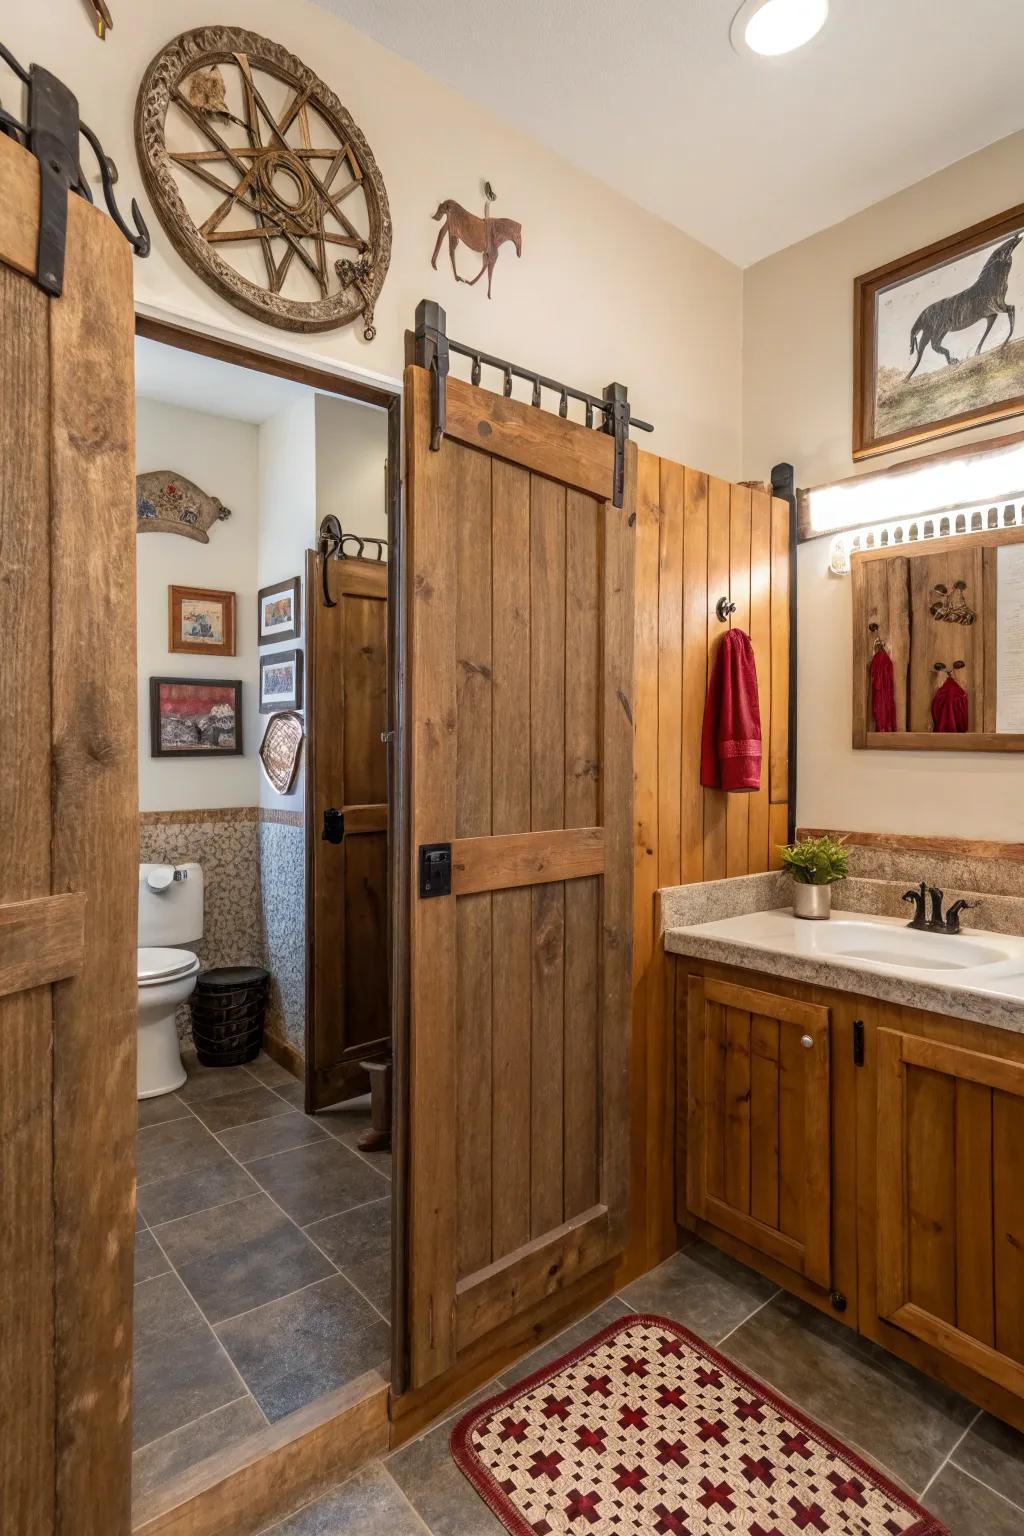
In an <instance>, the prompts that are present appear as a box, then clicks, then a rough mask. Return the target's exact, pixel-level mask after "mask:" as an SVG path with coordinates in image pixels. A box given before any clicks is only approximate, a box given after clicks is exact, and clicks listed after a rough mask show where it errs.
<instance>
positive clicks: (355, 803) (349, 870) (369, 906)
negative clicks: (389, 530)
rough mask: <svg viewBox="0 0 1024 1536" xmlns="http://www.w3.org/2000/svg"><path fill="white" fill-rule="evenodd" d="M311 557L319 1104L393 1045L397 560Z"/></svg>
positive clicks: (310, 775)
mask: <svg viewBox="0 0 1024 1536" xmlns="http://www.w3.org/2000/svg"><path fill="white" fill-rule="evenodd" d="M322 560H323V556H322V555H317V554H314V553H313V551H310V552H309V557H308V560H307V564H306V592H307V614H308V624H307V629H306V634H307V642H306V643H307V647H308V651H309V655H308V658H307V660H308V663H309V679H308V685H307V686H308V694H307V700H306V714H307V721H308V726H309V746H310V753H309V762H308V765H307V786H306V791H307V818H306V820H307V829H306V832H307V837H308V838H309V839H310V857H309V878H310V892H309V902H308V906H309V912H310V925H309V926H310V966H309V987H308V990H309V1007H308V1009H307V1014H306V1099H307V1106H306V1107H307V1109H310V1110H316V1109H323V1108H324V1106H325V1105H327V1104H336V1103H337V1102H338V1100H339V1099H344V1098H349V1097H351V1096H352V1095H353V1094H355V1093H362V1092H364V1091H365V1089H366V1087H367V1077H366V1073H365V1072H364V1071H362V1070H361V1068H360V1065H359V1064H360V1062H363V1061H366V1060H367V1059H368V1058H370V1057H375V1056H377V1057H379V1056H385V1055H387V1054H388V1053H389V1052H390V1049H391V1036H390V1029H389V1024H388V948H387V938H388V906H387V902H388V896H387V852H388V803H387V801H388V785H387V744H386V731H387V715H388V681H387V627H388V617H387V608H388V605H387V588H388V568H387V566H386V565H382V564H380V563H379V562H376V561H370V560H329V561H328V563H327V589H328V591H329V593H330V596H331V598H332V600H333V603H334V606H333V607H329V606H328V605H327V604H325V602H324V600H323V594H324V583H323V571H322V568H321V562H322Z"/></svg>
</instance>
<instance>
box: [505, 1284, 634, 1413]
mask: <svg viewBox="0 0 1024 1536" xmlns="http://www.w3.org/2000/svg"><path fill="white" fill-rule="evenodd" d="M628 1315H629V1307H628V1306H627V1305H626V1304H625V1303H624V1302H622V1301H620V1300H619V1298H618V1297H617V1296H612V1297H610V1298H609V1300H608V1301H603V1302H602V1303H601V1305H600V1306H599V1307H595V1308H594V1310H593V1312H588V1313H587V1315H586V1317H583V1318H581V1319H580V1321H579V1322H578V1323H574V1324H573V1326H572V1327H571V1328H567V1329H566V1331H565V1332H564V1333H560V1334H558V1336H557V1337H556V1338H554V1339H549V1340H548V1342H547V1343H546V1344H542V1345H541V1346H540V1348H539V1349H533V1350H531V1351H530V1353H529V1354H528V1355H524V1356H523V1358H522V1360H517V1361H516V1363H515V1365H511V1366H509V1367H508V1369H507V1370H504V1371H502V1373H501V1379H502V1381H503V1382H504V1383H505V1385H506V1386H509V1387H510V1386H512V1384H513V1383H514V1382H517V1381H522V1380H524V1378H525V1377H527V1376H529V1375H531V1374H532V1373H533V1372H534V1371H539V1370H540V1368H541V1366H543V1365H550V1364H551V1362H552V1360H558V1359H560V1358H561V1356H562V1355H567V1354H568V1353H569V1351H570V1350H573V1349H575V1348H576V1346H577V1345H578V1344H585V1343H586V1341H587V1340H588V1339H589V1338H592V1337H593V1335H594V1334H595V1333H600V1331H601V1329H602V1328H607V1327H608V1324H609V1323H617V1322H618V1321H619V1320H620V1319H621V1318H623V1317H628ZM496 1390H499V1391H500V1388H497V1389H496Z"/></svg>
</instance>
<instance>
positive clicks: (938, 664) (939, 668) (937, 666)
mask: <svg viewBox="0 0 1024 1536" xmlns="http://www.w3.org/2000/svg"><path fill="white" fill-rule="evenodd" d="M966 665H967V663H966V661H954V663H953V665H952V666H951V667H947V666H946V663H945V662H944V661H935V662H933V663H932V670H933V671H935V672H949V673H950V674H952V673H954V672H959V671H960V669H961V667H966Z"/></svg>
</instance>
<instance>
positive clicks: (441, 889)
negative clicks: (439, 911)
mask: <svg viewBox="0 0 1024 1536" xmlns="http://www.w3.org/2000/svg"><path fill="white" fill-rule="evenodd" d="M451 893H452V845H451V843H421V844H420V895H421V896H422V897H423V898H424V900H426V898H427V897H428V896H450V895H451Z"/></svg>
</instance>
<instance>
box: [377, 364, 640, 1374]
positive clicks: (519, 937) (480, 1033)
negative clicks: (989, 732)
mask: <svg viewBox="0 0 1024 1536" xmlns="http://www.w3.org/2000/svg"><path fill="white" fill-rule="evenodd" d="M464 388H465V389H467V390H468V389H469V388H470V386H465V387H464ZM406 389H407V402H408V409H407V414H406V422H407V429H408V433H409V436H408V454H407V459H408V464H409V494H408V499H407V505H408V518H409V560H410V594H411V595H410V611H409V687H410V721H411V731H410V753H411V764H410V768H411V797H410V803H411V806H412V846H411V849H410V854H411V857H412V858H413V860H415V859H416V856H417V849H418V847H419V845H421V844H422V843H426V842H444V841H447V842H451V843H452V845H453V875H454V879H453V894H452V896H451V897H445V898H437V899H428V900H422V899H419V898H418V897H414V898H413V899H412V906H411V913H410V921H411V934H410V937H411V967H410V968H411V978H412V985H411V989H410V991H411V1015H412V1016H411V1072H410V1131H411V1142H412V1146H411V1156H410V1169H409V1177H410V1213H409V1217H410V1219H409V1226H410V1251H411V1263H410V1276H411V1284H410V1328H409V1336H410V1356H411V1359H410V1365H411V1369H410V1377H411V1381H412V1384H413V1386H423V1385H424V1384H426V1383H428V1382H431V1381H432V1380H434V1379H436V1378H437V1377H439V1376H441V1375H442V1374H443V1373H445V1372H447V1371H451V1370H452V1369H453V1368H454V1367H455V1366H456V1365H458V1364H459V1362H460V1361H463V1360H465V1361H468V1360H469V1359H470V1358H471V1357H475V1355H476V1354H477V1353H478V1352H479V1349H480V1347H481V1344H482V1343H483V1342H484V1341H486V1340H487V1339H488V1338H489V1337H497V1334H498V1331H499V1325H503V1324H504V1323H505V1322H507V1320H508V1319H509V1318H513V1317H520V1316H526V1315H528V1314H530V1313H531V1311H532V1310H533V1309H536V1308H539V1307H542V1306H543V1305H545V1304H546V1303H547V1302H548V1300H549V1299H550V1298H551V1297H552V1296H555V1295H557V1294H558V1293H559V1292H567V1291H568V1290H569V1289H570V1288H573V1289H575V1288H576V1287H577V1285H579V1284H580V1283H584V1285H585V1284H586V1283H589V1277H591V1276H594V1275H595V1274H596V1273H597V1272H598V1271H599V1270H601V1269H602V1268H603V1267H605V1266H607V1264H608V1261H609V1260H610V1259H612V1258H614V1257H615V1255H616V1254H618V1253H619V1252H620V1251H621V1250H622V1248H623V1246H624V1243H625V1239H626V1221H627V1213H628V1137H629V1112H630V1111H629V1103H628V1068H627V1053H628V1036H629V995H628V982H629V964H630V939H631V929H632V880H631V876H632V856H631V852H630V829H631V821H632V703H631V686H632V634H633V610H632V596H633V534H632V512H633V506H634V500H635V462H636V458H635V449H632V448H631V449H630V450H629V451H628V453H627V486H626V497H625V505H624V506H623V508H621V509H616V508H614V507H612V506H611V504H610V503H609V502H605V501H601V500H598V499H596V498H595V496H594V495H593V494H591V493H590V490H589V489H588V487H589V486H590V484H591V481H590V479H588V475H591V474H592V470H591V468H590V467H589V466H590V462H591V455H592V451H594V445H593V444H592V443H591V436H593V434H588V432H587V430H586V429H585V428H582V427H576V428H573V429H571V430H569V428H570V426H571V424H567V423H565V422H563V421H561V420H560V419H559V418H557V417H548V416H546V415H545V414H544V413H542V412H539V411H528V412H527V420H528V423H529V428H530V434H529V440H528V442H527V445H526V446H527V447H528V448H529V450H530V453H529V463H525V462H520V463H511V462H509V461H508V460H507V459H506V458H503V457H498V456H497V455H498V454H499V453H502V452H504V451H506V448H507V446H508V445H507V444H506V445H505V447H503V444H504V436H503V433H505V432H506V430H507V428H508V422H507V421H506V416H507V412H508V407H509V404H510V402H506V401H504V400H502V399H500V398H498V397H495V396H492V395H489V394H488V393H487V392H485V391H482V390H478V391H473V392H472V400H471V404H472V411H471V413H470V416H471V419H472V421H473V422H475V423H476V429H475V430H474V435H473V437H472V441H473V442H474V443H475V444H477V445H478V446H473V447H470V446H467V445H466V444H465V443H464V442H460V441H458V440H457V438H458V436H459V435H464V434H459V433H456V434H455V435H454V436H452V435H447V436H446V437H445V439H444V441H443V443H442V446H441V449H440V451H439V452H437V453H432V452H430V450H429V436H430V433H429V418H430V400H429V380H428V378H427V376H426V375H425V374H424V373H423V372H422V371H421V370H419V369H416V368H412V369H410V370H409V371H408V372H407V375H406ZM450 403H451V401H450ZM467 419H470V418H467ZM481 422H482V423H484V424H485V425H487V424H490V426H491V427H492V428H493V430H492V431H491V432H489V433H481V432H480V431H479V430H478V429H479V425H480V423H481ZM577 434H578V435H577ZM515 446H516V447H517V450H518V449H522V447H523V443H522V442H517V444H516V445H515ZM607 449H608V444H607V442H603V443H601V444H599V445H597V448H596V451H597V452H599V453H600V454H601V455H602V456H605V455H607ZM518 456H519V457H522V454H521V453H520V454H518ZM535 466H543V468H544V470H545V474H543V475H542V474H540V473H537V472H535ZM552 476H555V477H556V478H552ZM601 484H602V486H609V485H610V474H609V476H608V478H607V479H602V481H601ZM581 487H582V488H581Z"/></svg>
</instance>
